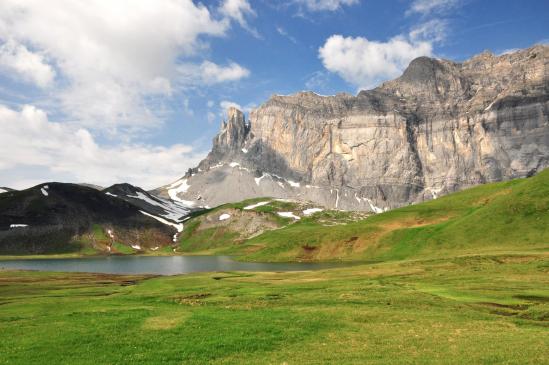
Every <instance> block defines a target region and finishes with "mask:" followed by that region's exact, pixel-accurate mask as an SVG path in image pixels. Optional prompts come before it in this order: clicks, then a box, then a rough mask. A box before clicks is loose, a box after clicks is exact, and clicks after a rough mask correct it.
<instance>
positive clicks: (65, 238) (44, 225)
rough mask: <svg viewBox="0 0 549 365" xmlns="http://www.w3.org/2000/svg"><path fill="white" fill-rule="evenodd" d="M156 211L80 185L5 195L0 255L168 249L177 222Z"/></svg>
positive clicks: (1, 202) (0, 222) (1, 208)
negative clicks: (164, 247)
mask: <svg viewBox="0 0 549 365" xmlns="http://www.w3.org/2000/svg"><path fill="white" fill-rule="evenodd" d="M155 208H156V207H155ZM154 213H156V210H155V211H154V212H152V213H149V212H148V209H147V206H145V205H140V206H137V205H135V204H132V203H131V202H128V201H125V200H124V199H121V198H119V197H116V196H113V195H112V194H111V195H109V194H106V193H104V192H101V191H98V190H96V189H94V188H90V187H86V186H82V185H77V184H63V183H47V184H40V185H37V186H35V187H33V188H30V189H26V190H21V191H10V192H6V193H3V194H1V195H0V254H3V255H9V254H51V253H81V254H98V253H134V252H138V251H145V250H156V249H159V248H160V247H162V246H170V245H171V243H172V241H173V237H174V234H177V229H176V227H175V226H176V224H175V223H173V222H170V221H167V220H165V219H163V218H162V217H158V216H155V215H154Z"/></svg>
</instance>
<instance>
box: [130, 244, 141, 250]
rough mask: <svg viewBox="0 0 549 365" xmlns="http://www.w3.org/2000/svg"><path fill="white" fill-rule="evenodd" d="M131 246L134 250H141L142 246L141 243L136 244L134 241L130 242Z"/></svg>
mask: <svg viewBox="0 0 549 365" xmlns="http://www.w3.org/2000/svg"><path fill="white" fill-rule="evenodd" d="M130 246H131V247H132V248H133V249H134V250H141V246H139V245H134V244H133V243H130Z"/></svg>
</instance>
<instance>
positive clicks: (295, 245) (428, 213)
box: [179, 170, 549, 261]
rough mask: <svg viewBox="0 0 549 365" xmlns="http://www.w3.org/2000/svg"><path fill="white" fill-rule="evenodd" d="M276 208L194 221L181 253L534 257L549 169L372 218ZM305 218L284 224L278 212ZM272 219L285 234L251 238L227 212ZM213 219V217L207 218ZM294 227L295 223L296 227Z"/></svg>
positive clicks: (541, 244) (546, 242) (546, 213)
mask: <svg viewBox="0 0 549 365" xmlns="http://www.w3.org/2000/svg"><path fill="white" fill-rule="evenodd" d="M259 200H260V201H270V203H268V204H265V205H262V206H259V207H257V208H254V209H251V212H249V213H244V210H243V206H244V205H245V204H252V203H253V202H254V201H247V202H244V203H240V204H232V205H225V206H222V207H219V208H216V209H215V210H214V211H210V212H209V213H208V214H209V217H211V218H210V219H209V225H208V228H207V229H202V230H201V229H200V227H201V225H203V224H204V220H205V219H204V218H203V217H195V218H193V219H191V220H189V221H188V222H187V223H186V227H185V229H184V231H183V233H182V235H181V237H180V249H179V250H180V251H183V252H197V251H198V252H200V251H208V250H210V251H211V250H212V249H214V252H218V253H230V254H235V255H240V257H241V259H243V260H253V261H293V260H379V261H381V260H400V259H407V258H425V257H445V256H454V255H469V254H483V253H493V252H500V253H502V252H527V251H536V250H546V249H548V248H549V230H548V228H547V227H549V170H545V171H543V172H541V173H539V174H537V175H536V176H533V177H530V178H524V179H515V180H512V181H507V182H500V183H491V184H486V185H481V186H478V187H475V188H471V189H468V190H464V191H462V192H458V193H454V194H450V195H448V196H444V197H441V198H438V199H435V200H432V201H429V202H425V203H421V204H416V205H410V206H407V207H404V208H400V209H395V210H392V211H389V212H385V213H382V214H377V215H373V216H369V217H368V218H366V219H359V220H357V219H352V218H349V215H350V214H351V213H345V212H338V211H322V212H317V213H314V214H311V215H310V216H303V214H300V212H302V209H303V207H301V206H299V205H296V204H295V203H286V204H287V205H285V206H280V202H277V201H273V200H267V199H259ZM280 211H289V212H292V214H296V215H301V217H300V219H299V220H294V219H287V220H285V222H283V223H282V224H280V223H276V221H275V220H274V219H273V218H275V217H276V216H275V213H273V212H280ZM230 212H235V213H237V214H252V212H255V213H254V214H257V215H265V214H271V218H269V219H271V220H273V222H275V223H273V225H274V226H276V228H277V229H271V230H264V232H261V233H259V234H255V235H249V236H248V237H246V238H243V237H242V236H237V235H236V234H235V233H234V232H235V231H236V228H237V227H239V226H240V225H239V223H235V224H234V228H232V227H231V223H230V219H227V220H226V221H225V222H220V221H219V220H218V221H217V222H216V221H215V219H219V217H220V216H221V215H222V214H230ZM207 217H208V216H207ZM290 223H291V224H290Z"/></svg>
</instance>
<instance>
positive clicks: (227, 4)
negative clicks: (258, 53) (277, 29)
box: [219, 0, 261, 38]
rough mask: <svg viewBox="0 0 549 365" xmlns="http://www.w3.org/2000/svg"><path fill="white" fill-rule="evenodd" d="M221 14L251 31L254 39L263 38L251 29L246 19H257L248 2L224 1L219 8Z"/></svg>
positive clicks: (241, 0) (240, 0)
mask: <svg viewBox="0 0 549 365" xmlns="http://www.w3.org/2000/svg"><path fill="white" fill-rule="evenodd" d="M219 11H220V13H221V14H223V15H224V16H226V17H227V18H230V19H233V20H235V21H236V22H237V23H238V24H240V26H241V27H242V28H244V29H246V30H247V31H249V32H250V33H251V34H252V35H253V36H254V37H256V38H261V36H260V35H259V33H258V32H257V30H256V29H254V28H252V27H250V25H249V24H248V22H247V21H246V17H256V16H257V14H256V13H255V11H254V10H253V9H252V7H251V5H250V3H249V2H248V0H224V1H223V3H222V4H221V5H220V7H219Z"/></svg>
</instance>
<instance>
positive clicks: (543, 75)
mask: <svg viewBox="0 0 549 365" xmlns="http://www.w3.org/2000/svg"><path fill="white" fill-rule="evenodd" d="M548 62H549V47H548V46H535V47H532V48H530V49H526V50H522V51H518V52H515V53H512V54H506V55H502V56H494V55H493V54H491V53H488V52H485V53H482V54H480V55H478V56H476V57H473V58H472V59H470V60H468V61H465V62H463V63H456V62H451V61H447V60H439V59H433V58H427V57H420V58H417V59H415V60H414V61H412V62H411V63H410V65H409V67H408V68H407V69H406V70H405V72H404V73H403V75H402V76H401V77H399V78H397V79H395V80H392V81H389V82H386V83H384V84H383V85H381V86H380V87H378V88H376V89H373V90H368V91H361V92H360V93H359V94H358V95H356V96H353V95H349V94H338V95H335V96H320V95H317V94H315V93H312V92H301V93H297V94H295V95H290V96H280V95H275V96H273V97H271V99H270V100H268V101H267V102H266V103H265V104H263V105H261V106H260V107H259V108H257V109H255V110H253V111H252V112H251V113H250V118H249V123H246V121H245V120H244V116H243V114H242V113H241V112H240V111H238V110H236V109H230V110H229V114H228V120H227V121H226V122H224V123H223V124H222V127H221V131H220V133H219V134H218V136H217V137H216V138H215V139H214V143H213V149H212V151H211V152H210V154H209V155H208V157H207V158H206V159H205V160H204V161H202V162H201V163H200V164H199V166H198V167H197V168H195V169H192V170H191V171H190V172H189V173H188V174H187V176H186V180H185V181H184V183H185V184H186V187H185V189H179V190H178V192H179V194H180V196H181V198H184V199H187V200H201V201H202V203H201V204H208V205H211V206H213V205H218V204H220V203H225V202H231V201H239V200H242V199H244V198H250V197H256V196H274V197H281V198H292V199H302V200H311V201H314V202H317V203H318V204H321V205H324V206H327V207H330V208H339V209H356V210H370V211H374V212H380V211H382V210H385V209H390V208H394V207H398V206H402V205H406V204H409V203H413V202H418V201H422V200H426V199H432V198H436V197H437V196H439V195H442V194H446V193H448V192H452V191H456V190H459V189H463V188H465V187H469V186H472V185H476V184H480V183H485V182H491V181H499V180H506V179H511V178H515V177H522V176H528V175H532V174H535V173H536V172H537V171H539V170H541V169H543V168H545V167H547V166H549V92H548V91H549V71H548ZM164 192H167V191H166V190H165V189H164Z"/></svg>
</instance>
